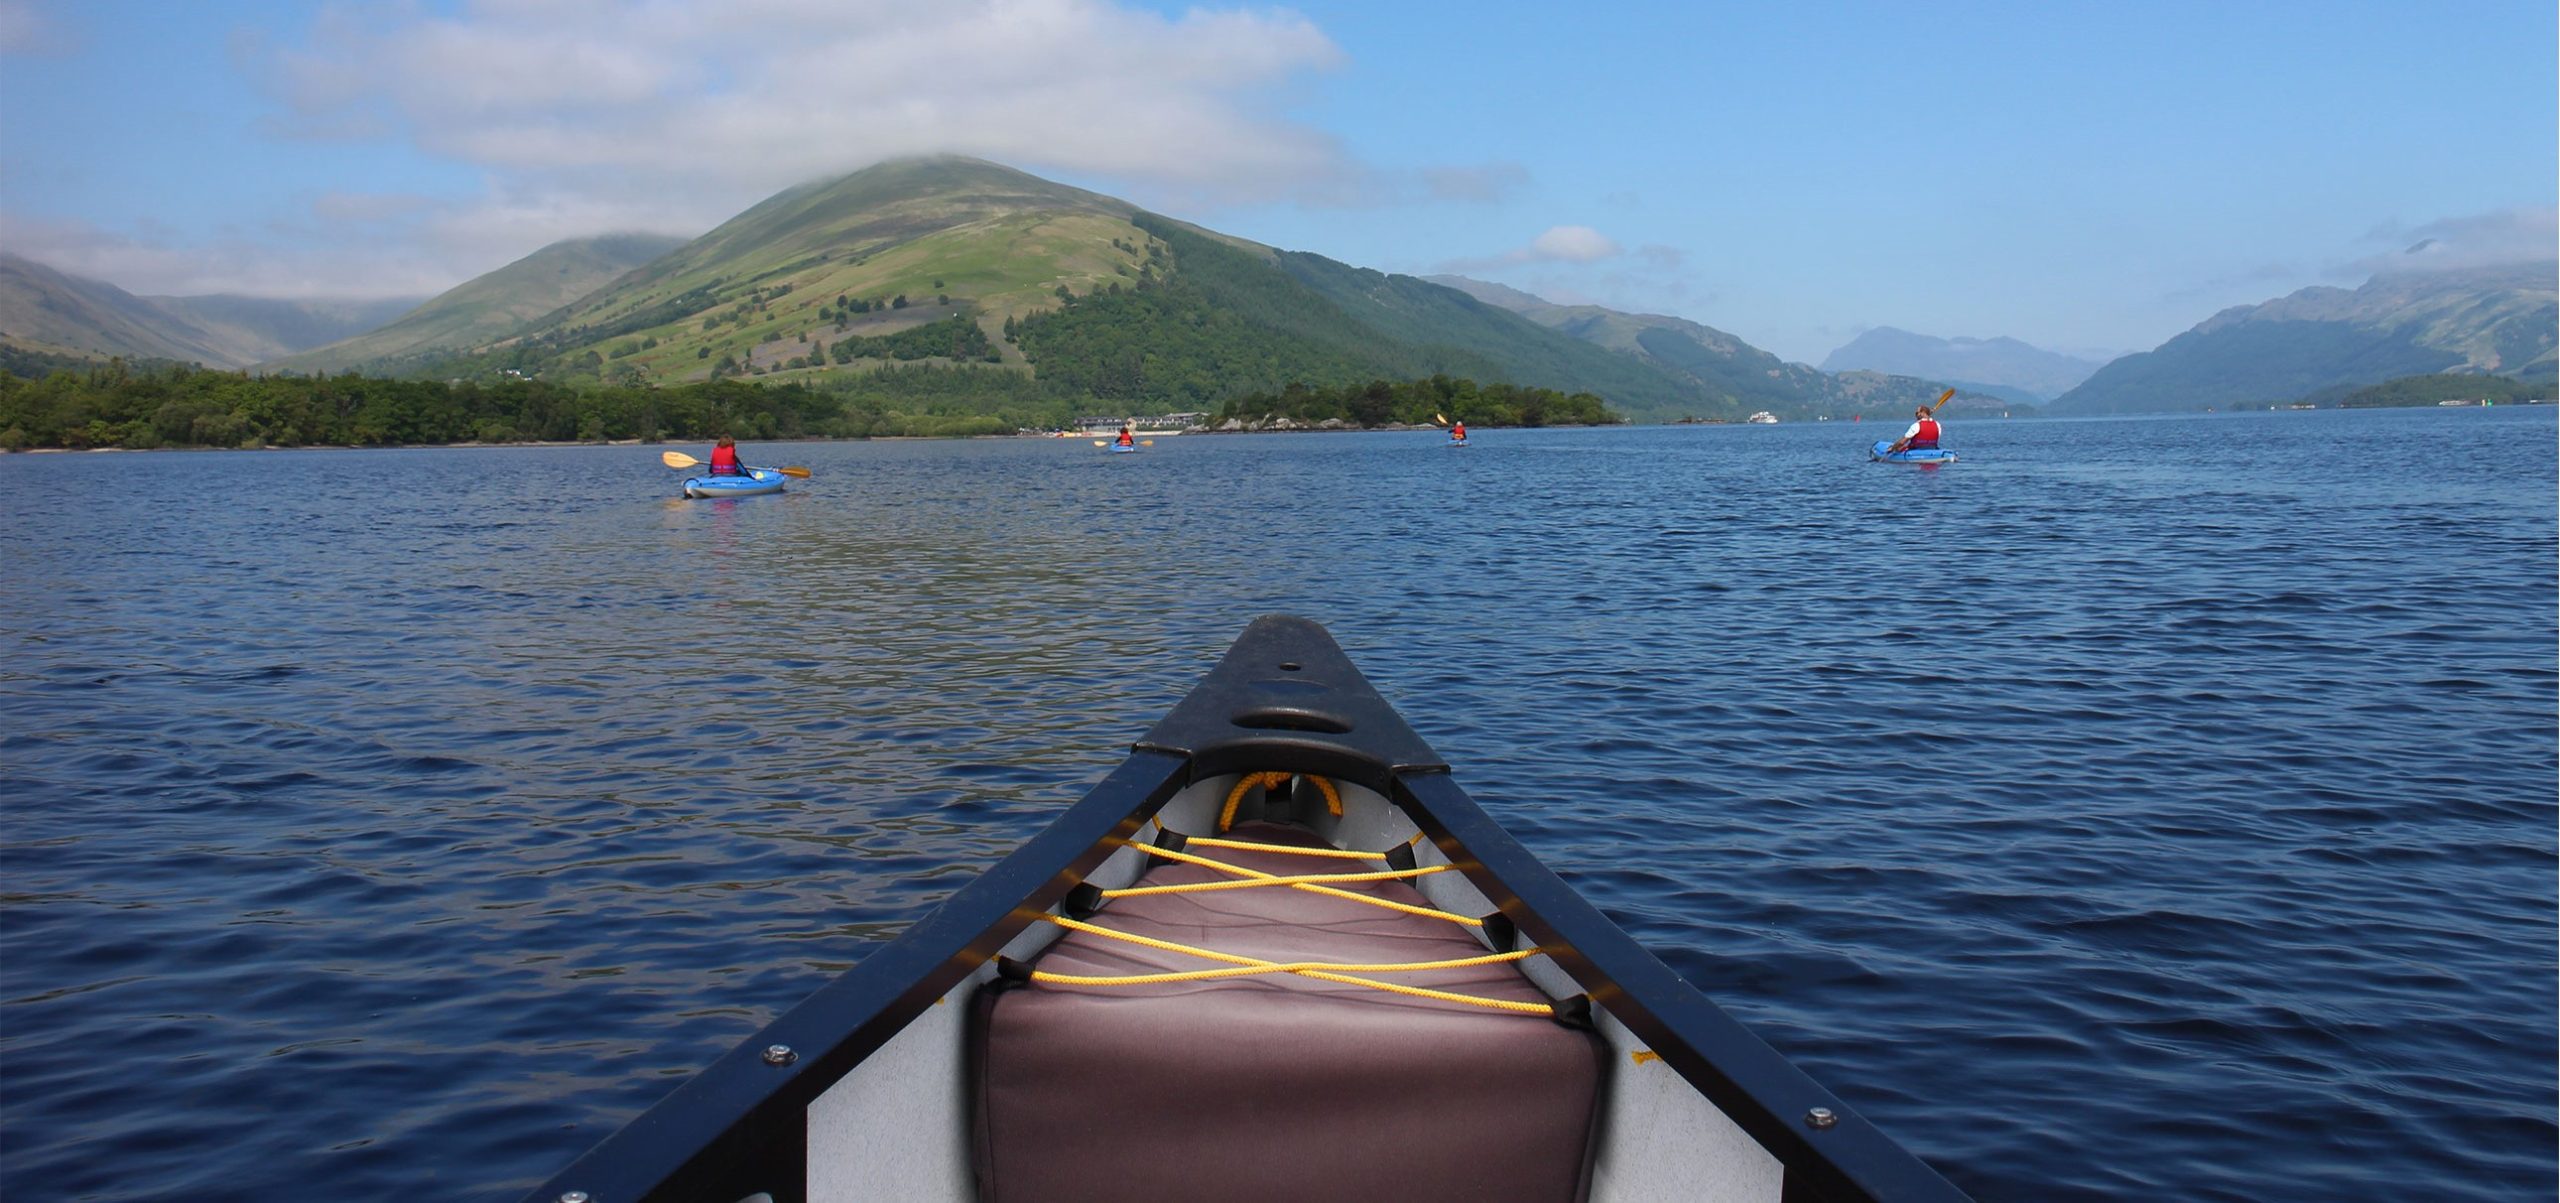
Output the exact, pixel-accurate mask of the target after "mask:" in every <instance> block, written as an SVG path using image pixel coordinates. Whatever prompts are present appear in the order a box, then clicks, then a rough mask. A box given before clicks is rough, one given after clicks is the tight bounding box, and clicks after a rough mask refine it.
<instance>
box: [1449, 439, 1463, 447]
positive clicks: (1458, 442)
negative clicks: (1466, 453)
mask: <svg viewBox="0 0 2560 1203" xmlns="http://www.w3.org/2000/svg"><path fill="white" fill-rule="evenodd" d="M1449 445H1450V446H1452V447H1464V446H1466V445H1467V441H1466V440H1465V439H1451V440H1449Z"/></svg>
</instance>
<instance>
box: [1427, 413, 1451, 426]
mask: <svg viewBox="0 0 2560 1203" xmlns="http://www.w3.org/2000/svg"><path fill="white" fill-rule="evenodd" d="M1431 420H1432V421H1434V422H1437V423H1439V424H1441V425H1443V426H1446V425H1448V424H1449V415H1447V414H1433V415H1431Z"/></svg>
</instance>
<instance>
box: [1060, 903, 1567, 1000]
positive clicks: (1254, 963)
mask: <svg viewBox="0 0 2560 1203" xmlns="http://www.w3.org/2000/svg"><path fill="white" fill-rule="evenodd" d="M1042 918H1045V919H1047V920H1048V921H1049V922H1051V923H1055V924H1057V925H1058V926H1060V927H1063V928H1066V929H1067V930H1069V931H1080V932H1088V933H1091V934H1093V935H1097V936H1102V937H1105V938H1107V939H1113V940H1125V941H1127V942H1129V943H1131V944H1138V945H1143V946H1145V947H1148V948H1155V949H1161V950H1163V951H1165V952H1172V953H1180V954H1182V955H1185V956H1194V957H1199V958H1200V959H1202V960H1206V961H1223V962H1225V963H1227V964H1229V965H1241V966H1249V967H1251V968H1253V969H1254V971H1255V972H1257V973H1295V974H1297V975H1299V976H1301V977H1311V978H1316V979H1318V980H1321V981H1328V982H1341V983H1343V984H1345V985H1351V986H1366V987H1368V988H1370V989H1372V990H1384V991H1386V992H1387V993H1389V994H1402V995H1406V996H1408V997H1412V998H1430V999H1438V1000H1440V1001H1442V1002H1453V1003H1464V1004H1466V1005H1468V1006H1472V1007H1489V1008H1492V1009H1494V1010H1497V1011H1510V1012H1513V1013H1514V1014H1519V1015H1550V1016H1551V1015H1554V1014H1555V1013H1556V1009H1555V1008H1554V1007H1553V1006H1551V1005H1549V1004H1546V1003H1526V1002H1513V1001H1511V1000H1509V999H1502V998H1479V997H1477V996H1475V995H1473V994H1459V993H1455V992H1453V991H1448V990H1432V989H1427V988H1425V987H1422V986H1402V985H1398V984H1396V983H1394V982H1380V981H1372V980H1370V979H1368V978H1365V977H1354V976H1352V975H1351V974H1348V973H1338V972H1335V971H1334V970H1333V969H1331V968H1324V969H1318V968H1312V967H1292V966H1290V965H1289V964H1286V963H1284V962H1280V961H1266V960H1263V959H1261V958H1259V957H1245V956H1237V955H1235V954H1234V953H1227V952H1219V951H1217V950H1215V949H1209V948H1193V947H1191V946H1190V945H1187V944H1176V943H1173V942H1172V941H1170V940H1158V939H1155V938H1153V937H1151V936H1141V935H1138V934H1136V933H1134V932H1124V931H1114V930H1112V929H1110V928H1107V927H1097V926H1095V925H1093V924H1090V923H1085V922H1082V921H1080V920H1076V919H1069V918H1067V917H1066V916H1064V915H1044V916H1042ZM1536 951H1537V950H1536V949H1521V950H1519V953H1520V955H1528V954H1531V953H1534V952H1536ZM1511 955H1512V954H1507V953H1494V954H1491V957H1468V958H1465V960H1468V961H1484V962H1488V963H1489V962H1490V960H1491V959H1493V958H1500V957H1505V956H1511ZM1515 959H1516V958H1515ZM1311 964H1312V963H1311ZM1342 968H1345V969H1356V970H1358V971H1360V972H1364V973H1384V972H1389V971H1391V970H1393V969H1395V968H1396V967H1395V966H1387V967H1383V968H1382V967H1380V966H1375V965H1358V966H1349V965H1346V966H1342ZM1044 972H1045V971H1041V970H1034V971H1033V972H1032V975H1031V980H1032V981H1035V982H1037V981H1040V980H1041V978H1042V974H1043V973H1044ZM1140 976H1154V975H1140ZM1236 976H1243V975H1240V974H1239V975H1236ZM1050 980H1052V981H1060V980H1062V977H1061V976H1060V975H1051V977H1050ZM1125 984H1131V985H1134V984H1136V983H1134V982H1131V983H1125Z"/></svg>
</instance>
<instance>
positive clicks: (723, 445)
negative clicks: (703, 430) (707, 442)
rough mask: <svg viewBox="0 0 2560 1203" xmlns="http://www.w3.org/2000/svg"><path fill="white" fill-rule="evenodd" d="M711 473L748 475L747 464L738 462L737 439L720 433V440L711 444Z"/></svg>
mask: <svg viewBox="0 0 2560 1203" xmlns="http://www.w3.org/2000/svg"><path fill="white" fill-rule="evenodd" d="M711 475H713V476H746V475H750V473H748V471H747V466H746V465H745V464H741V463H739V462H738V440H736V439H733V438H730V437H728V436H727V435H722V436H721V437H720V441H719V442H718V443H715V444H713V445H712V447H711Z"/></svg>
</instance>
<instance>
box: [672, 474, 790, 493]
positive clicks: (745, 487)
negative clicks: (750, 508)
mask: <svg viewBox="0 0 2560 1203" xmlns="http://www.w3.org/2000/svg"><path fill="white" fill-rule="evenodd" d="M781 491H782V473H780V472H778V471H776V470H774V469H772V468H749V469H747V475H745V476H689V477H686V478H685V482H684V495H685V496H687V497H753V496H755V495H756V494H758V493H779V492H781Z"/></svg>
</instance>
